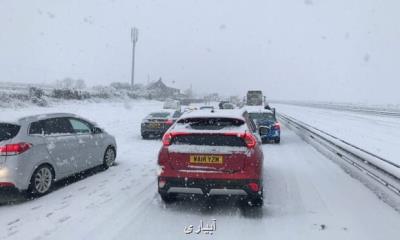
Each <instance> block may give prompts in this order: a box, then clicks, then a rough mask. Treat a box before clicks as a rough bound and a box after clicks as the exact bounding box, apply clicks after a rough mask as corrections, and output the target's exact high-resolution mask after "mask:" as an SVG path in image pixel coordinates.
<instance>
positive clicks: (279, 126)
mask: <svg viewBox="0 0 400 240" xmlns="http://www.w3.org/2000/svg"><path fill="white" fill-rule="evenodd" d="M274 128H275V129H276V130H280V129H281V125H280V124H279V123H278V122H277V123H275V124H274Z"/></svg>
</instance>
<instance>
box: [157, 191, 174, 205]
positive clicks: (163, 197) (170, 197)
mask: <svg viewBox="0 0 400 240" xmlns="http://www.w3.org/2000/svg"><path fill="white" fill-rule="evenodd" d="M160 196H161V200H162V201H163V202H165V203H167V204H168V203H173V202H175V201H176V195H175V194H168V193H165V194H160Z"/></svg>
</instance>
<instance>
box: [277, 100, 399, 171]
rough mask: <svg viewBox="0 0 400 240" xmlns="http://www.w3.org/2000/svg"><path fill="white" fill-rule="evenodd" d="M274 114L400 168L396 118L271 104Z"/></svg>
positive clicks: (397, 119)
mask: <svg viewBox="0 0 400 240" xmlns="http://www.w3.org/2000/svg"><path fill="white" fill-rule="evenodd" d="M274 107H276V108H277V111H278V112H281V113H284V114H286V115H289V116H291V117H293V118H295V119H298V120H300V121H302V122H305V123H308V124H309V125H311V126H313V127H316V128H318V129H321V130H323V131H326V132H328V133H330V134H332V135H334V136H336V137H338V138H341V139H343V140H345V141H347V142H349V143H352V144H354V145H356V146H358V147H360V148H363V149H366V150H368V151H369V152H371V153H374V154H376V155H378V156H380V157H383V158H385V159H387V160H390V161H392V162H394V163H396V164H399V165H400V150H399V143H400V118H397V117H386V116H376V115H372V114H363V113H353V112H344V111H335V110H324V109H318V108H311V107H299V106H292V105H283V104H274Z"/></svg>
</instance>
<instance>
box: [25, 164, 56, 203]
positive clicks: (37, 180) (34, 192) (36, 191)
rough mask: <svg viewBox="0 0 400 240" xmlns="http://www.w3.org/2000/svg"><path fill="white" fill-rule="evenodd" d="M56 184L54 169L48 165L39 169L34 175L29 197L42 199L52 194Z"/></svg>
mask: <svg viewBox="0 0 400 240" xmlns="http://www.w3.org/2000/svg"><path fill="white" fill-rule="evenodd" d="M53 183H54V174H53V169H52V168H51V167H50V166H48V165H43V166H40V167H38V168H37V169H36V170H35V172H34V173H33V175H32V178H31V184H30V187H29V196H32V197H40V196H43V195H45V194H47V193H48V192H50V190H51V188H52V187H53Z"/></svg>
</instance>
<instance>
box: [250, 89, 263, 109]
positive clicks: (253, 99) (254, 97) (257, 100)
mask: <svg viewBox="0 0 400 240" xmlns="http://www.w3.org/2000/svg"><path fill="white" fill-rule="evenodd" d="M246 105H247V106H264V96H263V93H262V91H261V90H249V91H247V95H246Z"/></svg>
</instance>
